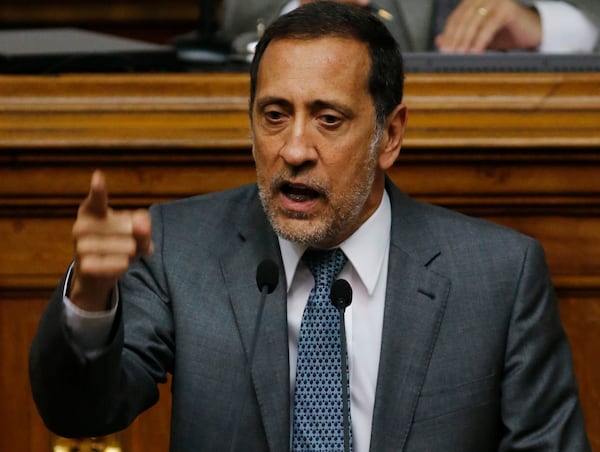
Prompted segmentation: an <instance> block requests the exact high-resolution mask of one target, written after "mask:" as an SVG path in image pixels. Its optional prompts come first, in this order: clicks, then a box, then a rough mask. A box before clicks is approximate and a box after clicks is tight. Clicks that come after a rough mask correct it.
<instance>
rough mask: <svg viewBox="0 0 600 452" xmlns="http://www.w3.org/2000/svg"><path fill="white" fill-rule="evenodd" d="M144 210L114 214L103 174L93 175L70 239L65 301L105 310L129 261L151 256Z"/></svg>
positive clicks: (95, 309)
mask: <svg viewBox="0 0 600 452" xmlns="http://www.w3.org/2000/svg"><path fill="white" fill-rule="evenodd" d="M151 226H152V225H151V220H150V215H149V213H148V211H147V210H145V209H140V210H136V211H115V210H113V209H111V208H110V207H109V206H108V192H107V188H106V181H105V177H104V174H103V173H102V172H101V171H95V172H94V174H93V175H92V180H91V183H90V191H89V194H88V196H87V198H86V199H85V200H84V201H83V202H82V203H81V205H80V206H79V210H78V212H77V219H76V220H75V223H74V224H73V230H72V236H73V243H74V251H75V266H74V273H73V277H72V278H71V286H70V291H69V294H68V295H69V298H70V299H71V301H72V302H73V303H74V304H76V305H77V306H79V307H80V308H82V309H84V310H87V311H101V310H106V309H107V308H108V307H109V302H110V296H111V293H112V291H113V289H114V288H115V285H116V283H117V281H118V279H119V277H120V276H121V275H122V274H123V273H125V271H127V269H128V268H129V264H130V262H131V261H132V259H135V258H136V257H139V256H142V255H148V254H151V253H152V251H153V244H152V239H151Z"/></svg>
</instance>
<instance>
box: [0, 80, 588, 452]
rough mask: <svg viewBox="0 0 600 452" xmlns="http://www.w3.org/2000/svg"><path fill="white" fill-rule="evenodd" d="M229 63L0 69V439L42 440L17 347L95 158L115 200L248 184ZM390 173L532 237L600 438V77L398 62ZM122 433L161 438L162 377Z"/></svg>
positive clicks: (243, 85) (131, 202)
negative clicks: (212, 69) (429, 69)
mask: <svg viewBox="0 0 600 452" xmlns="http://www.w3.org/2000/svg"><path fill="white" fill-rule="evenodd" d="M247 89H248V79H247V76H245V75H243V74H164V75H153V74H146V75H139V76H138V75H136V76H130V75H127V76H123V75H110V76H107V75H64V76H52V77H29V76H23V77H10V76H8V77H3V76H0V339H1V342H0V363H1V364H0V366H2V369H0V371H1V373H0V399H1V400H3V403H2V404H0V419H3V420H4V421H3V423H1V424H0V450H7V451H8V450H28V451H32V452H45V451H47V450H48V447H49V446H48V445H49V433H48V432H47V431H46V430H45V428H44V426H43V425H42V422H41V420H40V419H39V416H38V415H37V413H36V411H35V409H34V406H33V402H32V401H31V396H30V394H29V387H28V381H27V353H28V348H29V343H30V341H31V338H32V337H33V334H34V331H35V325H36V323H37V320H38V319H39V316H40V315H41V312H42V310H43V307H44V305H45V300H46V299H47V298H48V296H49V294H50V292H51V290H52V288H53V286H54V285H55V284H56V283H57V282H58V280H59V278H60V276H61V274H62V272H63V271H64V269H65V267H66V266H67V265H68V263H69V261H70V259H71V254H72V252H71V239H70V228H71V224H72V221H73V218H74V215H75V212H76V209H77V205H78V203H79V202H80V201H81V199H82V198H83V197H84V196H85V194H86V191H87V188H88V184H89V178H90V175H91V173H92V171H93V170H94V169H95V168H102V169H103V170H104V171H105V172H106V174H107V177H108V185H109V192H110V201H111V204H112V205H113V206H115V207H118V208H134V207H139V206H147V205H149V204H150V203H152V202H158V201H165V200H170V199H174V198H180V197H184V196H189V195H193V194H197V193H206V192H211V191H215V190H222V189H226V188H229V187H233V186H237V185H240V184H243V183H249V182H253V181H254V178H255V175H254V168H253V162H252V158H251V152H250V148H249V147H250V139H249V129H248V119H247V98H246V93H247ZM406 103H407V105H408V107H409V126H408V131H407V136H406V142H405V147H404V148H403V150H402V153H401V156H400V159H399V161H398V162H397V164H396V165H395V166H394V168H393V169H392V170H391V171H390V175H391V177H392V178H393V179H394V181H395V182H397V183H398V184H399V185H400V186H402V187H403V188H404V189H405V190H406V191H407V192H408V193H410V194H411V195H413V196H415V197H417V198H420V199H422V200H425V201H428V202H432V203H435V204H439V205H442V206H445V207H449V208H452V209H455V210H458V211H462V212H464V213H467V214H471V215H475V216H480V217H485V218H488V219H490V220H492V221H496V222H498V223H501V224H505V225H507V226H509V227H512V228H515V229H518V230H520V231H523V232H524V233H527V234H529V235H532V236H534V237H537V238H538V239H540V240H541V242H542V243H543V245H544V248H545V250H546V253H547V256H548V262H549V265H550V268H551V271H552V274H553V280H554V282H555V285H556V287H557V291H558V294H559V298H560V309H561V316H562V318H563V322H564V325H565V329H566V331H567V334H568V336H569V339H570V342H571V344H572V348H573V354H574V363H575V370H576V373H577V375H578V378H579V382H580V390H581V395H582V401H583V405H584V410H585V414H586V422H587V425H588V430H589V433H590V438H591V440H592V442H593V445H594V449H595V450H598V451H600V403H599V402H600V400H599V398H600V396H599V393H598V391H599V386H598V382H599V381H600V367H599V366H598V365H597V364H596V363H597V360H596V359H595V358H596V355H597V350H599V349H600V177H598V175H599V174H600V152H599V151H600V128H599V127H598V124H600V74H536V75H532V74H520V75H509V74H485V75H480V76H478V75H474V74H464V75H451V74H446V75H439V76H436V75H432V76H430V75H419V76H417V75H409V77H408V78H407V83H406ZM161 394H162V396H163V397H162V399H161V401H160V403H159V405H157V406H156V407H154V408H152V409H151V410H149V411H148V412H146V413H144V414H142V415H141V416H140V418H139V419H138V420H136V421H135V423H134V424H133V425H132V426H131V427H130V428H128V429H127V430H126V431H125V432H123V433H122V438H123V444H124V446H125V448H126V450H127V451H128V452H142V451H145V450H167V444H168V435H169V406H170V397H169V386H168V385H162V387H161Z"/></svg>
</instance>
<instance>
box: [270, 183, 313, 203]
mask: <svg viewBox="0 0 600 452" xmlns="http://www.w3.org/2000/svg"><path fill="white" fill-rule="evenodd" d="M280 190H281V193H283V194H284V195H285V196H286V197H287V198H289V199H290V200H292V201H294V202H307V201H312V200H314V199H316V198H318V197H319V196H320V195H321V194H320V193H319V191H317V190H315V189H314V188H311V187H309V186H307V185H304V184H292V183H284V184H282V185H281V187H280Z"/></svg>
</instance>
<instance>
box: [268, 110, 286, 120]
mask: <svg viewBox="0 0 600 452" xmlns="http://www.w3.org/2000/svg"><path fill="white" fill-rule="evenodd" d="M264 117H265V119H266V120H267V121H269V122H271V123H274V124H277V123H279V122H281V121H282V120H283V118H284V114H283V112H281V111H279V110H275V109H269V110H265V111H264Z"/></svg>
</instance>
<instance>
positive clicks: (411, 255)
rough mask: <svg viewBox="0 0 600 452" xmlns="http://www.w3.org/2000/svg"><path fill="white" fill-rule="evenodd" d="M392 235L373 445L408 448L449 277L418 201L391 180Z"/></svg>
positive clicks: (381, 448)
mask: <svg viewBox="0 0 600 452" xmlns="http://www.w3.org/2000/svg"><path fill="white" fill-rule="evenodd" d="M387 190H388V193H390V198H391V201H392V237H391V244H390V259H389V269H388V279H387V281H388V282H387V290H386V300H385V311H384V322H383V334H382V345H381V356H380V365H379V373H378V379H377V390H376V395H375V407H374V413H373V424H372V432H371V450H372V451H377V450H395V451H400V450H402V449H403V448H404V446H405V443H406V440H407V437H408V434H409V431H410V427H411V424H412V419H413V416H414V413H415V409H416V405H417V401H418V397H419V393H420V391H421V387H422V385H423V382H424V380H425V375H426V373H427V368H428V365H429V360H430V358H431V354H432V350H433V346H434V344H435V341H436V338H437V334H438V331H439V326H440V323H441V321H442V317H443V314H444V309H445V305H446V300H447V297H448V292H449V289H450V283H449V281H448V280H447V279H446V278H444V277H443V276H441V275H438V274H435V273H433V272H431V271H429V270H428V269H427V265H428V264H429V263H430V262H431V261H433V260H434V259H436V258H437V257H438V255H439V254H440V252H439V250H438V249H437V247H436V244H435V241H434V240H433V237H432V236H431V234H430V233H429V231H428V229H427V223H426V221H425V219H424V218H422V217H421V212H420V210H421V209H420V208H419V207H418V203H416V202H414V201H412V200H410V199H409V198H408V197H407V196H406V195H404V194H402V193H401V192H400V191H399V190H397V189H396V188H393V187H392V186H391V185H390V184H389V183H388V186H387Z"/></svg>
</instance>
